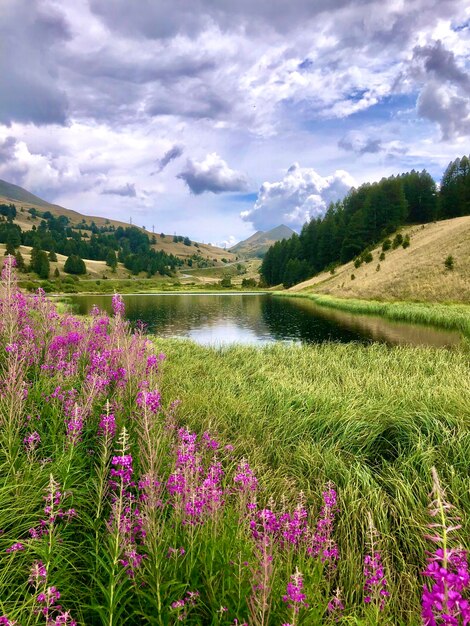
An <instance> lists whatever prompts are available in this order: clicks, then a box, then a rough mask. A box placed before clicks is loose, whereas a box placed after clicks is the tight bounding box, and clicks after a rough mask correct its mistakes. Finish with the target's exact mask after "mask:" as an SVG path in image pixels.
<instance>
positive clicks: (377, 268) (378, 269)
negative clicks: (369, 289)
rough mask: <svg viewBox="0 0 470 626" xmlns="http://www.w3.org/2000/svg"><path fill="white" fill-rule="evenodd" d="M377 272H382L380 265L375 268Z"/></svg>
mask: <svg viewBox="0 0 470 626" xmlns="http://www.w3.org/2000/svg"><path fill="white" fill-rule="evenodd" d="M375 271H376V272H380V263H379V264H378V265H377V267H376V268H375Z"/></svg>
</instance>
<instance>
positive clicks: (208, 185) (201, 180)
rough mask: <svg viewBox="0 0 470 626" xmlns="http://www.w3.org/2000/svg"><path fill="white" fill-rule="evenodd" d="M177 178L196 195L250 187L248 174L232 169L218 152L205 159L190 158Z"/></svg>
mask: <svg viewBox="0 0 470 626" xmlns="http://www.w3.org/2000/svg"><path fill="white" fill-rule="evenodd" d="M177 178H181V179H182V180H184V182H185V183H186V184H187V185H188V187H189V189H190V190H191V192H192V193H193V194H195V195H199V194H201V193H204V192H206V191H211V192H212V193H224V192H226V191H245V190H246V189H247V188H248V180H247V178H246V176H245V175H244V174H243V173H241V172H237V171H236V170H232V169H230V168H229V166H228V165H227V163H226V162H225V161H224V160H223V159H222V158H221V157H220V156H219V155H218V154H217V153H216V152H213V153H211V154H208V155H207V156H206V158H205V159H204V160H203V161H193V160H192V159H188V160H187V162H186V169H184V170H183V171H182V172H181V173H180V174H178V176H177Z"/></svg>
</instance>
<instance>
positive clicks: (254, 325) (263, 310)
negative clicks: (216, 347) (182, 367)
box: [72, 293, 460, 346]
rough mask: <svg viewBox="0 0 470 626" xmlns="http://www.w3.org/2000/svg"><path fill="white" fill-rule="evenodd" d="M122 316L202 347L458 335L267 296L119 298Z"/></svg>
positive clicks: (101, 300) (85, 302)
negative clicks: (273, 342) (275, 342)
mask: <svg viewBox="0 0 470 626" xmlns="http://www.w3.org/2000/svg"><path fill="white" fill-rule="evenodd" d="M123 297H124V301H125V304H126V315H127V317H128V319H129V320H131V321H132V322H133V323H135V322H136V321H137V320H141V321H143V322H145V323H146V324H147V326H148V330H149V332H153V333H156V334H158V335H160V336H163V337H188V338H190V339H192V340H194V341H196V342H198V343H201V344H211V345H213V344H230V343H243V344H263V343H268V342H272V341H289V342H292V341H294V342H295V341H304V342H307V343H321V342H324V341H339V342H343V343H345V342H350V341H359V342H361V343H370V342H372V341H381V342H385V343H388V344H391V345H396V344H412V345H434V346H451V345H455V344H456V343H459V342H460V335H459V334H458V333H456V332H455V333H454V332H451V331H445V330H437V329H434V328H431V327H427V326H418V325H412V324H404V323H395V322H389V321H387V320H384V319H382V318H376V317H370V316H365V315H353V314H349V313H345V312H343V311H335V310H333V309H328V308H325V307H320V306H318V305H316V304H315V303H314V302H312V301H310V300H306V299H300V298H281V297H276V296H272V295H269V294H234V295H231V294H221V293H216V294H149V295H126V296H123ZM72 301H73V302H74V304H75V305H76V306H77V307H78V309H79V312H80V313H83V314H86V313H89V311H90V309H91V307H92V305H93V304H96V305H98V306H99V307H100V308H101V309H103V310H106V311H108V312H111V296H103V295H88V296H73V297H72Z"/></svg>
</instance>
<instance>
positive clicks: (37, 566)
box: [28, 561, 47, 587]
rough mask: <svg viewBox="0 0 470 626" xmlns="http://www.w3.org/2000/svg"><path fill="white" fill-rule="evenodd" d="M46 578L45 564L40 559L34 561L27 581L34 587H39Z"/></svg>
mask: <svg viewBox="0 0 470 626" xmlns="http://www.w3.org/2000/svg"><path fill="white" fill-rule="evenodd" d="M46 580H47V570H46V566H45V565H44V563H43V562H42V561H34V563H33V564H32V566H31V570H30V576H29V578H28V582H29V583H30V584H31V585H34V586H35V587H39V585H40V584H43V583H45V582H46Z"/></svg>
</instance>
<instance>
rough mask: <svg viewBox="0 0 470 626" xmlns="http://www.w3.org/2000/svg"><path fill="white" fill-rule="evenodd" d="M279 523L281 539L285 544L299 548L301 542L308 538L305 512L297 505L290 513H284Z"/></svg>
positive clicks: (300, 505)
mask: <svg viewBox="0 0 470 626" xmlns="http://www.w3.org/2000/svg"><path fill="white" fill-rule="evenodd" d="M279 522H280V525H281V528H282V537H283V538H284V540H285V542H286V543H287V544H289V545H292V546H299V545H300V543H301V541H302V540H303V539H304V538H306V537H307V536H308V526H307V511H306V510H305V508H304V507H303V506H302V504H299V505H298V506H297V507H296V509H295V511H294V512H293V513H292V515H291V514H290V513H284V514H283V515H281V516H280V518H279Z"/></svg>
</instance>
